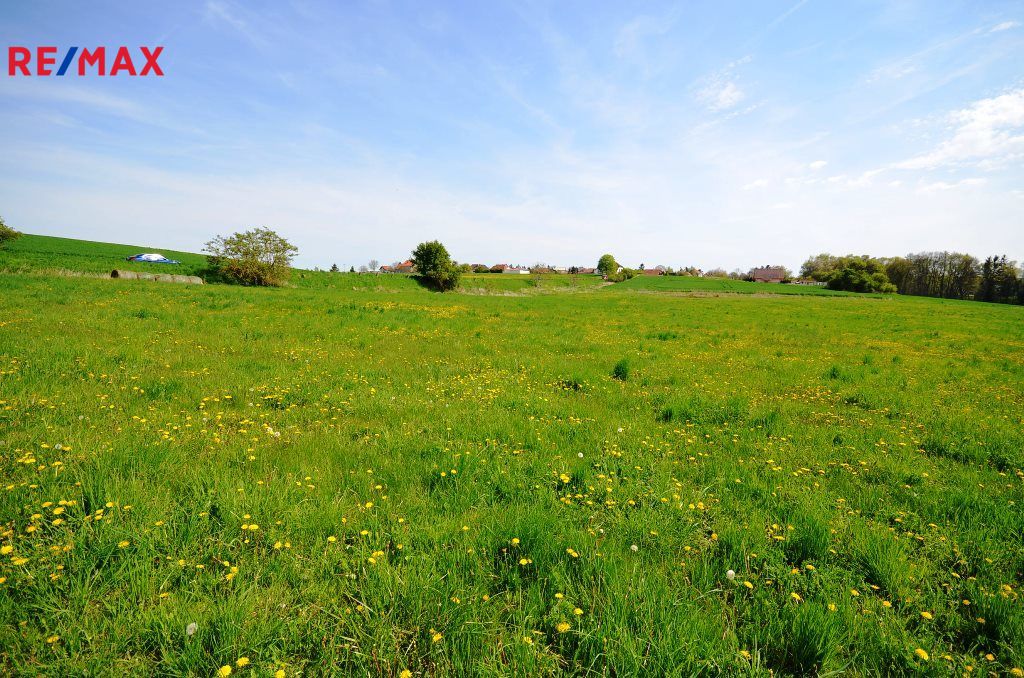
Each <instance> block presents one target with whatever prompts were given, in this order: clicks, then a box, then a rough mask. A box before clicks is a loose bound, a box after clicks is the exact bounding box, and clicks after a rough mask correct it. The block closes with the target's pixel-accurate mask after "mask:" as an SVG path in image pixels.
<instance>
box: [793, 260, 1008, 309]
mask: <svg viewBox="0 0 1024 678" xmlns="http://www.w3.org/2000/svg"><path fill="white" fill-rule="evenodd" d="M800 276H801V277H803V278H809V279H811V280H816V281H819V282H824V283H825V284H826V286H827V287H828V288H830V289H835V290H848V291H852V292H898V293H899V294H909V295H914V296H921V297H941V298H944V299H973V300H976V301H991V302H997V303H1004V304H1024V272H1022V271H1021V269H1020V267H1019V266H1018V265H1017V263H1016V262H1015V261H1011V260H1009V259H1008V258H1007V257H1006V256H1005V255H999V256H990V257H987V258H986V259H985V260H984V261H981V260H979V259H978V258H976V257H974V256H971V255H970V254H962V253H960V252H918V253H916V254H908V255H907V256H905V257H869V256H867V255H853V254H850V255H846V256H834V255H831V254H818V255H816V256H813V257H811V258H809V259H808V260H807V261H805V262H804V264H803V266H802V267H801V269H800Z"/></svg>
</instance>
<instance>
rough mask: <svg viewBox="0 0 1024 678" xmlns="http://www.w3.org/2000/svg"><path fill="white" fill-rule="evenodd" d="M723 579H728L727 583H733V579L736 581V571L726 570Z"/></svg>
mask: <svg viewBox="0 0 1024 678" xmlns="http://www.w3.org/2000/svg"><path fill="white" fill-rule="evenodd" d="M725 578H726V579H728V580H729V581H733V580H734V579H736V571H735V570H726V572H725Z"/></svg>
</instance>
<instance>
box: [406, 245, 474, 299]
mask: <svg viewBox="0 0 1024 678" xmlns="http://www.w3.org/2000/svg"><path fill="white" fill-rule="evenodd" d="M412 263H413V265H415V266H416V273H417V274H418V275H419V276H420V277H421V278H422V279H423V280H425V281H426V282H427V283H429V284H430V285H432V286H433V287H435V288H437V289H438V290H440V291H442V292H444V291H446V290H453V289H455V288H456V287H458V284H459V277H460V276H461V275H462V271H461V270H460V269H459V267H458V265H456V263H455V262H454V261H452V258H451V256H450V255H449V254H448V249H447V248H446V247H445V246H444V245H442V244H441V243H440V242H438V241H437V240H431V241H430V242H421V243H420V244H419V245H417V246H416V249H415V250H413V252H412Z"/></svg>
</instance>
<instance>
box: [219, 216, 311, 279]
mask: <svg viewBox="0 0 1024 678" xmlns="http://www.w3.org/2000/svg"><path fill="white" fill-rule="evenodd" d="M204 251H206V252H208V253H209V256H208V257H207V260H208V261H209V263H210V267H211V268H212V269H213V271H214V273H215V274H216V275H219V276H221V277H222V278H223V279H224V280H225V281H226V282H231V283H237V284H240V285H258V286H270V287H279V286H281V285H283V284H284V283H285V282H287V280H288V276H289V275H290V274H291V262H292V258H293V257H294V256H295V253H296V252H298V251H299V250H298V248H296V247H295V246H294V245H292V244H291V243H289V242H288V241H287V240H285V239H284V238H282V237H281V236H279V235H278V234H277V233H275V232H274V231H271V230H270V229H269V228H254V229H252V230H251V231H245V232H243V233H234V234H232V235H229V236H228V237H226V238H225V237H223V236H219V235H218V236H217V237H216V238H214V239H213V240H211V241H210V242H208V243H206V248H205V250H204Z"/></svg>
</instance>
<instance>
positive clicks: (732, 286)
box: [619, 275, 850, 296]
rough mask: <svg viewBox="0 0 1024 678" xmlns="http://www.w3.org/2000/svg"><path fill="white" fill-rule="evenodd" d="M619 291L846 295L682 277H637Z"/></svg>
mask: <svg viewBox="0 0 1024 678" xmlns="http://www.w3.org/2000/svg"><path fill="white" fill-rule="evenodd" d="M619 289H621V290H648V291H656V292H708V293H716V292H731V293H733V294H808V295H827V296H837V295H840V296H841V295H846V294H850V293H849V292H837V291H834V290H827V289H825V288H824V287H816V286H813V285H782V284H778V283H756V282H747V281H745V280H732V279H730V278H695V277H691V276H683V275H659V276H647V275H638V276H637V277H635V278H631V279H630V280H627V281H625V282H623V283H619Z"/></svg>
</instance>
